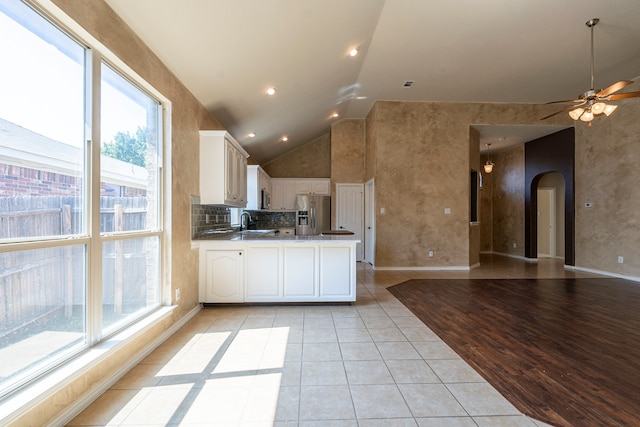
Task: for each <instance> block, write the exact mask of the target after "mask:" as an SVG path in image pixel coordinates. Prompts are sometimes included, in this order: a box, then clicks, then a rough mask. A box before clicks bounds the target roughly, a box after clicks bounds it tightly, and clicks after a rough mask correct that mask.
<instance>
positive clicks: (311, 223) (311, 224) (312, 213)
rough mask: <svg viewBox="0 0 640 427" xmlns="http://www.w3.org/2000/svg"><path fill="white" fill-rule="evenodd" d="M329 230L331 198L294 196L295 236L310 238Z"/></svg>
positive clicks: (305, 195) (304, 195) (309, 195)
mask: <svg viewBox="0 0 640 427" xmlns="http://www.w3.org/2000/svg"><path fill="white" fill-rule="evenodd" d="M328 230H331V197H329V196H314V195H311V194H298V195H297V196H296V235H298V236H310V235H317V234H322V232H323V231H328Z"/></svg>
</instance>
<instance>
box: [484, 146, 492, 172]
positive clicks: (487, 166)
mask: <svg viewBox="0 0 640 427" xmlns="http://www.w3.org/2000/svg"><path fill="white" fill-rule="evenodd" d="M485 145H486V146H487V162H486V163H485V164H484V173H491V172H493V166H494V163H493V162H492V161H491V154H490V152H489V147H491V144H485Z"/></svg>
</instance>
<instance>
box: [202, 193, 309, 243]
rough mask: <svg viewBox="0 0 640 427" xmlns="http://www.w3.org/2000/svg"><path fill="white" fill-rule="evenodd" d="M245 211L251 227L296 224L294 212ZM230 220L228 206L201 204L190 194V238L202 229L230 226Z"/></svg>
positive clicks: (278, 226) (264, 227) (286, 226)
mask: <svg viewBox="0 0 640 427" xmlns="http://www.w3.org/2000/svg"><path fill="white" fill-rule="evenodd" d="M247 212H249V214H250V215H251V221H252V222H251V228H257V229H278V228H294V227H295V226H296V213H295V212H268V211H262V210H257V211H247ZM236 218H237V217H236ZM207 219H208V221H207ZM231 221H232V212H231V209H230V208H225V207H222V206H214V205H201V204H200V197H197V196H191V238H195V237H196V236H198V235H199V234H200V233H202V232H203V231H207V230H215V229H217V228H229V227H232V224H231ZM236 222H237V219H236ZM234 225H237V224H234Z"/></svg>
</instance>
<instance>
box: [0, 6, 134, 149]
mask: <svg viewBox="0 0 640 427" xmlns="http://www.w3.org/2000/svg"><path fill="white" fill-rule="evenodd" d="M83 81H84V78H83V67H82V66H81V65H80V64H78V63H77V62H75V61H73V60H71V59H70V58H69V57H67V56H66V55H65V54H63V53H62V52H60V51H59V50H58V49H56V48H55V47H54V46H52V45H50V44H48V43H46V42H44V41H43V40H42V39H40V38H39V37H37V36H35V35H34V34H32V33H31V32H30V31H28V30H26V29H24V28H23V27H22V26H20V25H19V24H17V23H16V22H14V21H13V20H12V19H10V18H8V17H7V16H6V15H4V14H3V13H2V12H0V117H1V118H3V119H5V120H8V121H10V122H12V123H15V124H17V125H19V126H21V127H24V128H26V129H29V130H31V131H33V132H36V133H39V134H41V135H45V136H47V137H49V138H51V139H54V140H57V141H60V142H64V143H67V144H70V145H75V146H81V145H83V143H84V139H85V137H84V122H83V121H84V93H83V91H84V83H83ZM102 87H103V91H102V94H101V96H102V101H101V102H102V114H101V121H102V123H101V126H102V135H101V140H102V141H110V140H112V139H113V136H114V135H115V134H116V133H117V132H118V131H123V132H124V131H129V132H130V133H131V134H134V133H135V131H136V129H137V127H138V126H141V127H143V128H144V127H146V112H145V109H144V108H143V107H142V106H140V105H138V104H136V103H135V102H133V101H132V100H131V99H129V98H128V97H126V96H124V95H122V94H121V93H120V92H119V91H117V90H115V89H113V88H112V87H111V86H109V85H106V84H103V85H102ZM87 138H89V137H87Z"/></svg>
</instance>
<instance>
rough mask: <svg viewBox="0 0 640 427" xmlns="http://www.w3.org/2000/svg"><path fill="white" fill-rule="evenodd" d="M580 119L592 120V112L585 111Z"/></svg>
mask: <svg viewBox="0 0 640 427" xmlns="http://www.w3.org/2000/svg"><path fill="white" fill-rule="evenodd" d="M580 120H582V121H583V122H590V121H591V120H593V113H592V112H591V111H585V112H584V114H583V115H582V116H580Z"/></svg>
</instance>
